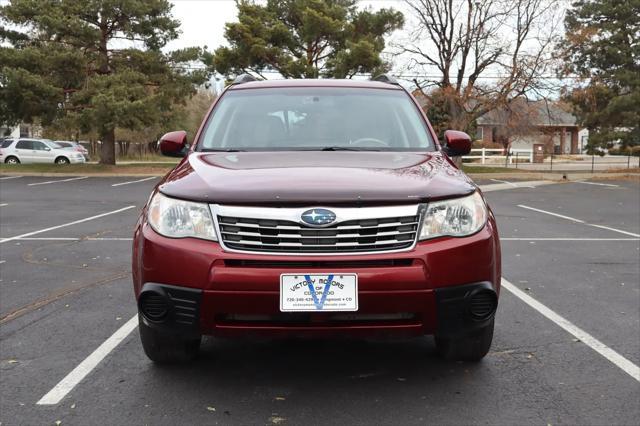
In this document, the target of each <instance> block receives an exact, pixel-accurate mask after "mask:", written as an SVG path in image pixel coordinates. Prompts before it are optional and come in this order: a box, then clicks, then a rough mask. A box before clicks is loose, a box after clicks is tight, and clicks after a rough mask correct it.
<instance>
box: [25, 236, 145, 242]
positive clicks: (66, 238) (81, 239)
mask: <svg viewBox="0 0 640 426" xmlns="http://www.w3.org/2000/svg"><path fill="white" fill-rule="evenodd" d="M14 241H133V238H131V237H24V238H16V239H15V240H14Z"/></svg>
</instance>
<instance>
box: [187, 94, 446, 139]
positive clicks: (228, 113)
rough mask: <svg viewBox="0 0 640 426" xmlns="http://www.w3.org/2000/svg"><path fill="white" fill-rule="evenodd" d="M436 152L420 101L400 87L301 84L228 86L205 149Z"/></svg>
mask: <svg viewBox="0 0 640 426" xmlns="http://www.w3.org/2000/svg"><path fill="white" fill-rule="evenodd" d="M323 149H324V150H343V149H344V150H365V151H432V150H434V143H433V141H432V140H431V137H430V134H429V132H428V130H427V127H426V125H425V123H424V120H423V119H422V117H421V116H420V113H419V112H418V109H417V107H416V105H415V104H414V103H413V102H412V101H411V99H410V98H409V96H408V95H407V94H406V93H405V92H404V91H401V90H388V89H355V88H336V87H323V88H320V87H312V88H310V87H296V88H265V89H248V90H247V89H245V90H242V89H240V90H229V91H227V92H226V93H225V94H224V95H223V98H222V99H221V100H220V102H219V103H218V105H217V106H216V108H215V110H214V112H213V114H212V116H211V117H210V119H209V122H208V123H207V125H206V127H205V130H204V132H203V135H202V137H201V139H200V144H199V146H198V150H200V151H217V150H222V151H234V150H238V151H270V150H323Z"/></svg>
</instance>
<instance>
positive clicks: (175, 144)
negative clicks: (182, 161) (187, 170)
mask: <svg viewBox="0 0 640 426" xmlns="http://www.w3.org/2000/svg"><path fill="white" fill-rule="evenodd" d="M188 150H189V144H188V143H187V132H185V131H184V130H178V131H176V132H169V133H166V134H165V135H164V136H162V137H161V138H160V152H161V153H162V155H166V156H167V157H184V156H185V155H187V151H188Z"/></svg>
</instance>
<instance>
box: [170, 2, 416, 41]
mask: <svg viewBox="0 0 640 426" xmlns="http://www.w3.org/2000/svg"><path fill="white" fill-rule="evenodd" d="M171 3H173V16H174V17H175V18H177V19H179V20H180V22H181V23H182V26H181V30H182V34H181V36H180V38H179V39H177V40H174V41H173V42H171V43H170V44H169V46H167V47H168V48H169V49H170V50H172V49H177V48H181V47H188V46H208V47H209V49H210V50H213V49H215V48H216V47H218V46H220V45H221V44H224V43H225V38H224V24H225V23H227V22H232V21H237V18H238V11H237V9H236V4H235V1H234V0H171ZM359 5H360V7H367V6H370V7H372V8H373V9H374V10H377V9H382V8H389V7H393V8H395V9H399V10H404V8H403V6H404V5H403V4H402V1H401V0H369V1H361V2H359Z"/></svg>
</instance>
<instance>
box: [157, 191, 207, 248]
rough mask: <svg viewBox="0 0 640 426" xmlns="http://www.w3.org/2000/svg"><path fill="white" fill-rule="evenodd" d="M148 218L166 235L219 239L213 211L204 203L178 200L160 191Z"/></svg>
mask: <svg viewBox="0 0 640 426" xmlns="http://www.w3.org/2000/svg"><path fill="white" fill-rule="evenodd" d="M147 218H148V220H149V224H150V225H151V227H152V228H153V229H154V230H155V231H156V232H157V233H158V234H161V235H164V236H166V237H172V238H185V237H195V238H204V239H206V240H212V241H218V238H217V237H216V231H215V229H214V227H213V219H212V218H211V211H210V210H209V206H208V205H206V204H203V203H193V202H190V201H183V200H176V199H174V198H169V197H166V196H164V195H162V194H161V193H159V192H158V193H156V195H154V196H153V199H152V200H151V203H150V204H149V209H148V213H147Z"/></svg>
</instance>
